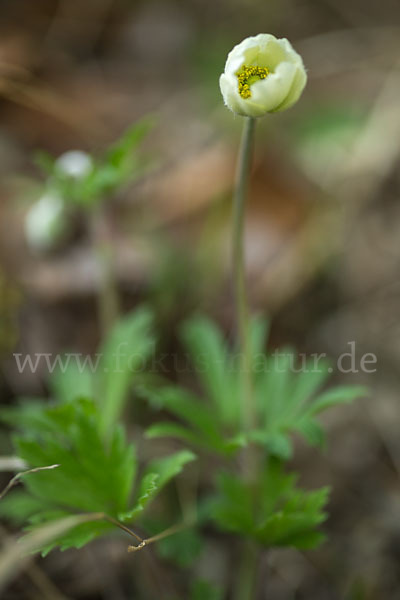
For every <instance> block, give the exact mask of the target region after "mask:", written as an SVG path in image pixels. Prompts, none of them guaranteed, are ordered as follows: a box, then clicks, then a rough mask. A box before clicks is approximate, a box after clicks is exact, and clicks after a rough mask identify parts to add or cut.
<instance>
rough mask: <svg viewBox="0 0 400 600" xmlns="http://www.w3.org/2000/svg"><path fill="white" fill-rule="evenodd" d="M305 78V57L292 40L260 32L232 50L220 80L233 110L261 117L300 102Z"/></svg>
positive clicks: (240, 113)
mask: <svg viewBox="0 0 400 600" xmlns="http://www.w3.org/2000/svg"><path fill="white" fill-rule="evenodd" d="M306 81H307V75H306V71H305V68H304V64H303V60H302V58H301V56H300V54H298V53H297V52H296V51H295V50H294V49H293V47H292V45H291V43H290V42H289V41H288V40H287V39H286V38H283V39H280V40H278V39H277V38H276V37H275V36H273V35H271V34H269V33H260V34H259V35H256V36H254V37H249V38H246V39H245V40H243V42H241V43H240V44H238V45H237V46H235V47H234V48H233V50H231V52H230V53H229V54H228V58H227V61H226V64H225V70H224V72H223V73H222V75H221V77H220V80H219V84H220V88H221V93H222V96H223V98H224V102H225V104H226V106H227V107H228V108H230V109H231V110H232V111H233V112H235V113H237V114H239V115H243V116H247V117H262V116H263V115H265V114H266V113H269V112H277V111H280V110H285V109H286V108H289V107H290V106H292V104H294V103H295V102H297V100H298V99H299V97H300V95H301V93H302V91H303V89H304V86H305V85H306Z"/></svg>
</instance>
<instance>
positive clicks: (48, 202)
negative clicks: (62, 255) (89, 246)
mask: <svg viewBox="0 0 400 600" xmlns="http://www.w3.org/2000/svg"><path fill="white" fill-rule="evenodd" d="M65 231H66V216H65V208H64V202H63V200H62V198H61V197H60V196H59V195H58V194H57V193H55V192H48V193H46V194H44V195H43V196H42V197H41V198H40V199H39V200H38V201H37V202H35V204H34V205H33V206H31V208H30V209H29V211H28V213H27V215H26V217H25V237H26V241H27V243H28V246H29V247H30V248H31V249H32V250H35V251H45V250H49V249H51V248H52V247H54V246H55V245H56V244H57V242H59V241H60V240H61V239H62V238H63V236H64V234H65Z"/></svg>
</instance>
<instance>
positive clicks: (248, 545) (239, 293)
mask: <svg viewBox="0 0 400 600" xmlns="http://www.w3.org/2000/svg"><path fill="white" fill-rule="evenodd" d="M254 130H255V119H254V118H251V117H246V120H245V125H244V129H243V135H242V141H241V145H240V151H239V158H238V164H237V171H236V181H235V193H234V199H233V238H232V247H233V277H234V286H235V300H236V311H237V324H238V334H239V352H240V374H241V377H242V381H241V384H242V388H241V391H242V397H241V406H242V418H243V426H244V430H245V431H247V432H248V431H251V429H253V428H254V426H255V425H256V414H255V406H254V399H253V382H252V373H251V371H252V353H251V339H250V326H249V307H248V302H247V294H246V279H245V252H244V225H245V206H246V198H247V191H248V187H249V179H250V168H251V159H252V150H253V141H254ZM244 459H245V460H244V469H245V473H244V475H245V476H246V478H247V479H248V481H250V482H253V481H254V480H256V478H257V455H256V451H255V450H254V449H253V448H252V447H251V446H248V447H247V448H245V451H244ZM257 555H258V552H257V548H256V546H255V544H254V543H253V542H251V541H246V540H244V541H243V543H242V555H241V559H240V566H239V571H238V578H237V586H236V588H235V592H234V598H235V599H236V600H251V599H252V598H253V597H254V593H255V584H256V579H257Z"/></svg>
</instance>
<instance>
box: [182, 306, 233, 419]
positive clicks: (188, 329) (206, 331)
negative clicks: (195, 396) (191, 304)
mask: <svg viewBox="0 0 400 600" xmlns="http://www.w3.org/2000/svg"><path fill="white" fill-rule="evenodd" d="M182 334H183V339H184V341H185V344H186V346H187V347H188V349H189V351H190V353H191V356H192V359H193V363H194V367H195V370H196V373H197V375H198V377H199V378H200V379H201V381H202V383H203V385H204V388H205V391H206V392H207V393H208V395H209V397H210V399H211V400H212V401H213V403H214V406H215V409H216V411H217V414H216V416H217V418H219V419H220V420H222V422H224V423H226V424H229V423H235V424H236V423H237V421H238V418H239V414H240V413H239V405H238V393H237V385H236V384H237V378H236V376H234V377H233V376H232V373H233V374H234V373H235V370H234V368H233V366H232V364H230V363H229V354H228V351H227V347H226V345H225V342H224V340H223V337H222V335H221V333H220V331H219V330H218V328H217V327H216V326H215V325H214V323H212V321H210V320H208V319H206V318H203V317H195V318H192V319H191V320H190V321H188V322H187V323H186V324H185V325H184V327H183V330H182Z"/></svg>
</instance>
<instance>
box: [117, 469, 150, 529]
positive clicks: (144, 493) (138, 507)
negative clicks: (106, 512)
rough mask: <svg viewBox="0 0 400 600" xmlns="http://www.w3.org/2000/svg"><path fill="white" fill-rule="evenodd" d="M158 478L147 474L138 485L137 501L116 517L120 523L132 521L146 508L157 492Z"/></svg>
mask: <svg viewBox="0 0 400 600" xmlns="http://www.w3.org/2000/svg"><path fill="white" fill-rule="evenodd" d="M159 479H160V476H159V474H158V473H148V474H147V475H145V476H144V477H143V479H142V481H141V483H140V488H139V494H138V499H137V501H136V503H135V505H134V506H133V508H131V509H130V510H128V511H126V512H121V513H119V515H118V518H119V519H120V521H123V522H124V521H133V520H134V519H136V517H137V516H138V515H139V514H140V513H141V512H142V511H143V510H144V509H145V508H146V506H147V504H148V503H149V502H150V500H152V499H153V497H154V496H155V494H156V493H157V492H158V490H159V486H158V482H159Z"/></svg>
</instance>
